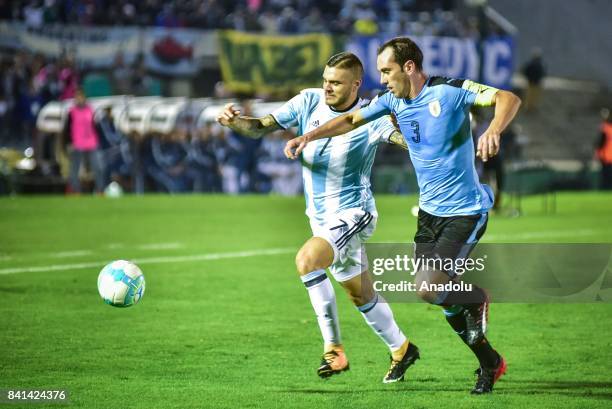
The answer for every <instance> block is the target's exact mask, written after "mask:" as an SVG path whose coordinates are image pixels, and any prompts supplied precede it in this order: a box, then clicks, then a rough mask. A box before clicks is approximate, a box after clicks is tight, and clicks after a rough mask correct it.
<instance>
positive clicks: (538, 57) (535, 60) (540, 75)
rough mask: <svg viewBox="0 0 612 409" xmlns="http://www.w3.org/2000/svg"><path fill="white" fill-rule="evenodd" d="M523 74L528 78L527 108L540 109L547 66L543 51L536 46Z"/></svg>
mask: <svg viewBox="0 0 612 409" xmlns="http://www.w3.org/2000/svg"><path fill="white" fill-rule="evenodd" d="M523 75H524V76H525V78H526V79H527V95H525V109H526V110H527V112H533V111H535V110H537V109H538V106H539V104H540V96H541V94H542V81H544V77H545V76H546V68H545V66H544V62H543V61H542V51H541V50H540V49H539V48H534V49H533V51H532V52H531V59H530V60H529V61H528V62H527V64H525V66H524V67H523Z"/></svg>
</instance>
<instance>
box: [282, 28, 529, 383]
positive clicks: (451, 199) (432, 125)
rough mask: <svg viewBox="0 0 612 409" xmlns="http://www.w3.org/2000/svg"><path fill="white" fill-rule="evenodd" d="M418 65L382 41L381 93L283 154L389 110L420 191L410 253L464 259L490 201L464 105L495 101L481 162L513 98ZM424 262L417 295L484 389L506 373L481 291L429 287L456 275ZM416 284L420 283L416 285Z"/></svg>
mask: <svg viewBox="0 0 612 409" xmlns="http://www.w3.org/2000/svg"><path fill="white" fill-rule="evenodd" d="M422 64H423V54H422V52H421V50H420V49H419V47H418V46H417V45H416V44H415V43H414V42H413V41H412V40H410V39H409V38H407V37H398V38H395V39H392V40H390V41H388V42H386V43H384V44H383V45H382V46H381V47H380V48H379V49H378V57H377V69H378V70H379V71H380V79H381V83H382V84H383V85H385V86H386V88H387V90H386V92H384V93H382V94H381V95H379V96H378V97H377V98H375V99H374V100H373V101H372V102H371V103H370V104H369V105H368V106H366V107H364V108H361V109H359V110H356V111H352V112H349V113H347V114H344V115H342V116H339V117H337V118H334V119H333V120H331V121H329V122H328V123H326V124H325V125H322V126H320V127H318V128H317V129H315V130H312V131H310V132H308V133H305V134H304V135H302V136H300V137H297V138H295V139H292V140H290V141H289V142H287V145H286V147H285V154H286V155H287V157H289V158H293V159H295V158H296V157H298V156H299V155H300V154H301V155H303V151H305V150H306V149H308V148H309V146H310V144H311V143H312V142H318V140H319V139H321V138H329V137H332V136H335V135H339V134H344V133H346V132H351V131H352V130H354V129H360V128H359V127H360V126H363V125H367V124H368V123H370V122H371V121H375V120H376V119H377V118H380V117H381V116H383V115H388V114H390V113H393V114H394V115H395V117H396V118H397V122H398V124H399V127H400V130H401V132H402V134H403V136H404V138H405V140H406V143H407V144H408V149H409V152H410V158H411V160H412V163H413V165H414V168H415V171H416V176H417V181H418V184H419V190H420V198H419V208H420V210H419V215H418V226H417V233H416V235H415V239H414V241H415V243H416V245H415V256H416V257H424V258H425V259H428V260H432V261H435V260H436V259H438V260H439V259H442V260H445V259H448V258H451V259H453V260H457V259H462V258H463V259H464V258H466V257H467V256H468V254H469V252H470V251H471V250H472V249H473V247H474V246H475V245H476V243H477V242H478V240H479V239H480V237H481V236H482V235H483V233H484V231H485V228H486V225H487V214H488V211H489V209H490V208H491V206H492V205H493V193H492V191H491V189H490V188H489V187H488V186H486V185H483V184H481V183H480V181H479V179H478V175H477V173H476V168H475V162H474V161H475V154H474V143H473V141H472V137H471V129H470V121H469V109H470V107H472V106H495V115H494V117H493V119H492V121H491V123H490V125H489V127H488V128H487V130H486V131H485V132H484V133H483V134H482V135H481V136H480V138H479V139H478V146H477V151H476V154H477V156H479V157H480V158H482V160H483V161H486V160H488V158H489V157H492V156H494V155H496V154H497V152H498V151H499V140H500V134H501V132H503V130H504V129H505V128H506V127H507V126H508V124H509V123H510V121H511V120H512V119H513V118H514V116H515V115H516V112H517V111H518V107H519V105H520V99H519V98H518V97H516V96H515V95H514V94H512V93H510V92H507V91H503V90H498V89H495V88H492V87H488V86H485V85H482V84H478V83H475V82H473V81H469V80H460V79H452V78H443V77H429V76H427V75H426V74H425V73H424V72H423V68H422ZM318 143H320V142H318ZM432 264H435V263H431V264H429V265H425V267H424V268H422V269H421V270H419V271H418V272H417V274H416V278H415V280H416V288H418V289H421V290H420V291H419V296H420V297H421V298H423V299H424V300H425V301H427V302H429V303H432V304H437V305H440V306H441V307H442V308H443V309H444V314H445V316H446V319H447V321H448V323H449V324H450V325H451V327H452V328H453V329H454V330H455V332H457V334H459V336H460V337H461V339H462V340H463V341H464V342H465V343H466V344H467V345H468V346H469V348H470V349H471V350H472V351H473V352H474V354H475V355H476V357H477V358H478V360H479V363H480V367H479V369H478V370H477V373H478V381H477V382H476V386H475V387H474V389H473V390H472V393H475V394H481V393H489V392H491V391H492V390H493V384H494V383H495V382H496V381H497V380H498V379H499V377H500V376H501V375H503V373H504V372H505V371H506V362H505V360H504V359H503V358H502V357H501V355H499V354H498V353H497V352H496V351H495V350H494V349H493V348H492V347H491V345H490V344H489V342H488V340H487V339H486V337H485V331H486V325H487V319H488V297H487V295H486V293H485V292H484V291H483V290H482V289H481V288H479V287H477V286H474V287H473V290H472V291H455V292H449V291H436V290H431V289H430V288H431V287H433V286H429V284H447V283H449V282H451V281H459V280H460V277H459V276H458V274H456V273H455V272H454V271H452V270H446V271H441V270H436V269H435V268H433V267H432ZM437 264H438V265H440V263H437ZM438 268H441V267H438ZM423 283H425V284H428V285H427V286H426V287H425V288H424V287H422V284H423Z"/></svg>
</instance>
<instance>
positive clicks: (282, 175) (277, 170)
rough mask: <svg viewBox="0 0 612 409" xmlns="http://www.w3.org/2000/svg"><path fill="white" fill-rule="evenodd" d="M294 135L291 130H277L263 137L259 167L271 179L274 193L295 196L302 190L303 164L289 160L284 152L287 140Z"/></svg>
mask: <svg viewBox="0 0 612 409" xmlns="http://www.w3.org/2000/svg"><path fill="white" fill-rule="evenodd" d="M294 137H295V135H293V134H292V133H291V132H290V131H277V132H273V133H271V134H270V135H267V136H266V137H265V138H262V142H261V147H260V149H259V154H260V157H259V161H258V164H257V168H258V170H259V172H260V173H262V174H263V175H265V176H266V177H268V178H269V179H270V181H271V183H272V189H271V192H272V193H276V194H279V195H283V196H295V195H299V194H300V193H301V192H302V166H301V164H300V163H299V162H297V161H288V160H287V159H286V158H285V153H284V148H285V144H286V143H287V140H288V139H291V138H294Z"/></svg>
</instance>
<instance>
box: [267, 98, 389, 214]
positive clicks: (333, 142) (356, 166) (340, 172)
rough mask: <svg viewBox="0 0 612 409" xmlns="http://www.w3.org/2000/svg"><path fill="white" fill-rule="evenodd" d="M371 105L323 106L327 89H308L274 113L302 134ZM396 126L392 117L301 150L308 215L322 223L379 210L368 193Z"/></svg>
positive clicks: (287, 125) (285, 126)
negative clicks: (379, 153)
mask: <svg viewBox="0 0 612 409" xmlns="http://www.w3.org/2000/svg"><path fill="white" fill-rule="evenodd" d="M367 103H368V101H367V100H363V99H361V98H359V99H358V100H357V101H356V103H355V104H354V105H353V106H352V107H351V108H349V109H347V110H346V111H343V112H339V111H334V110H332V109H331V108H330V107H329V106H328V105H326V104H325V94H324V90H323V89H320V88H309V89H305V90H303V91H301V92H300V93H299V94H298V95H296V96H295V97H293V98H292V99H290V100H289V101H287V102H286V103H285V104H284V105H283V106H282V107H280V108H278V109H277V110H275V111H274V112H273V113H272V116H273V117H274V119H275V120H276V122H278V124H279V125H280V126H282V127H283V128H289V127H293V126H297V133H298V135H303V134H305V133H306V132H309V131H311V130H313V129H315V128H317V127H318V126H320V125H323V124H324V123H326V122H328V121H329V120H331V119H333V118H335V117H337V116H340V115H342V114H343V113H346V112H350V111H355V110H357V109H359V108H361V107H362V106H365V105H366V104H367ZM393 131H395V127H394V126H393V123H392V122H391V120H390V118H389V117H388V116H382V117H381V118H379V119H377V120H375V121H373V122H370V123H369V124H367V125H364V126H362V127H360V128H357V129H355V130H353V131H351V132H349V133H346V134H344V135H339V136H336V137H333V138H327V139H319V140H316V141H313V142H311V143H309V144H308V145H306V148H305V149H304V150H303V151H302V154H301V158H300V159H301V162H302V177H303V180H304V196H305V199H306V214H307V215H308V217H310V218H314V219H315V220H317V221H318V222H324V221H325V220H326V216H328V215H332V214H335V213H338V212H340V211H342V210H345V209H350V208H361V209H363V210H366V211H368V212H370V213H375V212H376V206H375V203H374V198H373V196H372V191H371V189H370V173H371V172H372V163H373V161H374V156H375V155H376V148H377V146H378V143H379V142H381V141H385V142H387V141H388V139H389V137H390V136H391V134H392V133H393Z"/></svg>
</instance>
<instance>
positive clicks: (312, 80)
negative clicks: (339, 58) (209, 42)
mask: <svg viewBox="0 0 612 409" xmlns="http://www.w3.org/2000/svg"><path fill="white" fill-rule="evenodd" d="M218 34H219V63H220V65H221V74H222V76H223V81H224V83H225V86H226V87H227V88H228V89H229V90H231V91H233V92H240V93H266V94H290V93H297V92H299V91H300V90H302V89H304V88H310V87H320V86H321V83H322V79H321V75H322V74H323V68H324V67H325V63H326V62H327V60H328V59H329V57H331V56H332V55H333V54H334V53H335V52H336V47H335V44H334V40H333V38H332V37H331V36H329V35H326V34H306V35H298V36H269V35H259V34H248V33H243V32H239V31H219V33H218Z"/></svg>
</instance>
